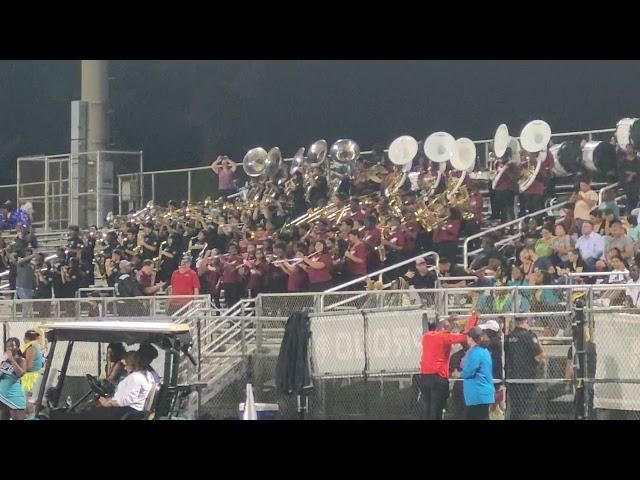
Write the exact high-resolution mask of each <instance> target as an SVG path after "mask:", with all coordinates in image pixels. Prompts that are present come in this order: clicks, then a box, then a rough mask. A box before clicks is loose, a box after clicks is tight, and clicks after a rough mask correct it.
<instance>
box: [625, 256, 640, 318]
mask: <svg viewBox="0 0 640 480" xmlns="http://www.w3.org/2000/svg"><path fill="white" fill-rule="evenodd" d="M629 277H630V278H629V280H627V285H628V287H627V288H626V289H625V294H626V296H627V298H626V303H627V305H628V306H630V307H636V308H640V267H638V265H637V264H636V265H631V267H629Z"/></svg>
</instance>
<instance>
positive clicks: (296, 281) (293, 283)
mask: <svg viewBox="0 0 640 480" xmlns="http://www.w3.org/2000/svg"><path fill="white" fill-rule="evenodd" d="M305 251H306V245H305V244H304V243H298V244H297V247H296V258H299V259H300V262H299V263H296V264H291V263H289V262H282V263H281V264H280V265H279V266H280V268H281V269H282V271H283V272H285V273H286V274H287V276H288V277H289V281H288V282H287V291H288V292H290V293H294V292H306V291H307V289H308V288H309V277H308V275H307V272H308V271H309V268H310V267H309V266H308V265H306V264H304V263H303V262H302V259H303V258H304V256H305Z"/></svg>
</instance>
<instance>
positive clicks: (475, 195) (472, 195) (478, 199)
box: [462, 183, 484, 250]
mask: <svg viewBox="0 0 640 480" xmlns="http://www.w3.org/2000/svg"><path fill="white" fill-rule="evenodd" d="M469 204H470V206H471V213H473V217H472V218H467V219H463V220H462V223H463V228H462V230H463V231H464V235H465V236H467V237H470V236H471V235H475V234H476V233H479V232H480V226H481V225H482V210H483V207H484V197H483V196H482V194H481V193H480V190H479V188H478V186H477V184H475V183H473V184H472V185H471V187H470V188H469ZM476 248H480V239H479V238H476V239H475V240H472V241H471V249H472V250H475V249H476Z"/></svg>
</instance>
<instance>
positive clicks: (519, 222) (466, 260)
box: [462, 202, 569, 270]
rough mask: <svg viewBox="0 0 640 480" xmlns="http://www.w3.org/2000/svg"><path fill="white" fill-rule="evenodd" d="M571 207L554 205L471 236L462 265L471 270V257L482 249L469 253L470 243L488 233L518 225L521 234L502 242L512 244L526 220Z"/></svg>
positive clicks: (564, 204) (565, 204)
mask: <svg viewBox="0 0 640 480" xmlns="http://www.w3.org/2000/svg"><path fill="white" fill-rule="evenodd" d="M567 205H569V202H562V203H558V204H556V205H553V206H551V207H547V208H544V209H542V210H538V211H536V212H533V213H528V214H527V215H524V216H523V217H520V218H517V219H515V220H511V221H509V222H506V223H503V224H501V225H498V226H496V227H491V228H487V229H486V230H483V231H482V232H480V233H476V234H475V235H471V236H469V237H467V238H465V239H464V244H463V245H462V264H463V266H464V268H465V270H466V269H468V268H469V256H470V255H474V254H477V253H480V252H481V251H482V249H481V248H479V249H476V250H473V251H472V252H469V243H470V242H471V241H473V240H476V239H478V238H482V237H484V236H486V235H487V234H488V233H492V232H499V231H501V230H504V229H505V228H508V227H510V226H512V225H518V230H519V232H518V233H517V234H515V235H511V236H510V237H509V238H505V239H504V240H501V241H502V242H510V241H512V240H514V239H516V238H518V237H519V236H520V235H521V227H522V221H523V220H526V219H528V218H533V217H537V216H539V215H542V214H544V213H548V212H552V211H554V210H557V209H559V208H564V207H565V206H567Z"/></svg>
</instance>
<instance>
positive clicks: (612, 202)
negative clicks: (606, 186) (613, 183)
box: [598, 189, 620, 218]
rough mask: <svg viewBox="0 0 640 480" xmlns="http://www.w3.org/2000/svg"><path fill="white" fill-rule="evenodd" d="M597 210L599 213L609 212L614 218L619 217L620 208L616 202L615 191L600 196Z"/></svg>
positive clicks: (607, 191) (608, 191) (611, 190)
mask: <svg viewBox="0 0 640 480" xmlns="http://www.w3.org/2000/svg"><path fill="white" fill-rule="evenodd" d="M598 210H600V211H601V212H604V211H606V210H610V211H611V212H612V213H613V216H614V217H615V218H619V217H620V207H619V206H618V203H617V202H616V191H615V190H614V189H610V190H606V191H605V192H604V193H603V194H602V202H601V203H600V205H598Z"/></svg>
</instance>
